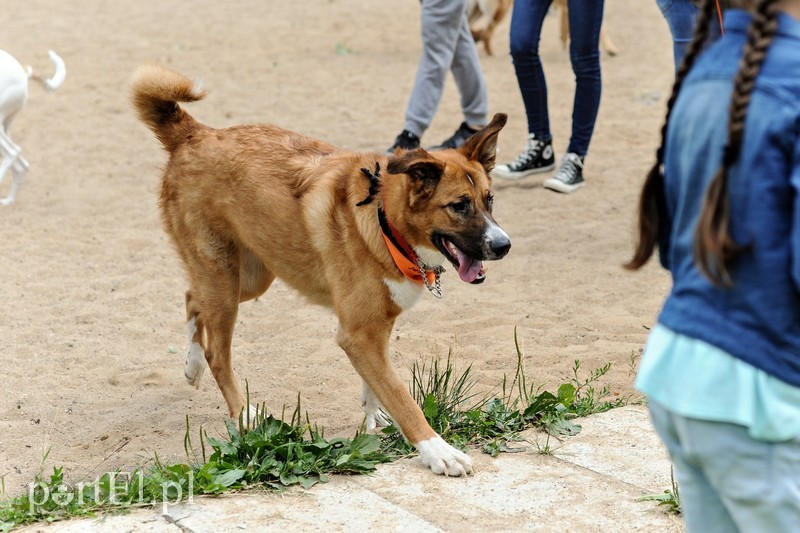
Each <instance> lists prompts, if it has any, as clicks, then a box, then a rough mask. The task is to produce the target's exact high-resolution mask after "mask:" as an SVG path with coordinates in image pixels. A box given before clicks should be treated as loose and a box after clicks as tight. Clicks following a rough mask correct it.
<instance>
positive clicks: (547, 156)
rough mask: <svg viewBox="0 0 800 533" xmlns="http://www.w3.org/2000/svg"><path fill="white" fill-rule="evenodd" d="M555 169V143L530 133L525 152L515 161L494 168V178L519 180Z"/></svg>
mask: <svg viewBox="0 0 800 533" xmlns="http://www.w3.org/2000/svg"><path fill="white" fill-rule="evenodd" d="M554 167H555V158H554V157H553V143H552V142H551V141H542V140H540V139H537V138H536V136H535V135H534V134H533V133H530V134H528V146H526V147H525V150H523V151H522V153H521V154H519V156H517V158H516V159H515V160H514V161H512V162H510V163H507V164H505V165H497V166H496V167H494V170H492V176H494V177H496V178H501V179H504V180H518V179H522V178H524V177H526V176H530V175H531V174H538V173H540V172H547V171H549V170H553V168H554Z"/></svg>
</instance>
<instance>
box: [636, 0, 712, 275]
mask: <svg viewBox="0 0 800 533" xmlns="http://www.w3.org/2000/svg"><path fill="white" fill-rule="evenodd" d="M715 9H716V3H715V0H705V3H704V4H703V8H702V9H701V10H700V12H699V13H698V16H697V26H696V27H695V31H694V37H693V38H692V42H691V43H690V44H689V47H688V49H687V51H686V55H685V56H684V59H683V62H682V63H681V66H680V67H679V68H678V71H677V72H676V73H675V83H674V84H673V85H672V94H671V95H670V97H669V100H667V116H666V118H665V119H664V125H663V126H662V127H661V145H660V146H659V147H658V150H656V162H655V164H654V165H653V167H652V168H651V169H650V172H648V174H647V178H645V182H644V186H643V187H642V192H641V195H640V197H639V217H638V218H639V220H638V228H637V236H636V247H635V249H634V253H633V257H632V258H631V260H630V261H628V262H627V263H625V264H624V265H623V266H624V267H625V268H627V269H629V270H637V269H639V268H642V267H643V266H644V265H645V264H646V263H647V261H648V260H649V259H650V257H651V256H652V255H653V250H654V249H655V247H656V244H657V243H658V228H659V219H660V218H661V217H662V216H664V212H665V206H664V169H663V164H664V144H665V141H666V138H667V126H668V125H669V119H670V115H671V114H672V107H673V106H674V105H675V100H677V98H678V92H679V91H680V88H681V85H682V84H683V80H684V78H686V74H687V73H688V72H689V70H690V69H691V68H692V65H694V62H695V60H696V59H697V57H698V56H699V55H700V52H701V51H702V50H703V46H704V45H705V43H706V40H707V39H708V33H709V28H710V26H711V20H712V17H713V14H714V11H715Z"/></svg>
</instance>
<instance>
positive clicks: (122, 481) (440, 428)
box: [0, 330, 677, 532]
mask: <svg viewBox="0 0 800 533" xmlns="http://www.w3.org/2000/svg"><path fill="white" fill-rule="evenodd" d="M514 341H515V347H516V356H517V365H516V371H515V374H514V376H513V378H512V379H511V381H510V382H509V381H508V380H507V379H506V378H504V379H503V382H502V385H501V386H500V389H499V393H500V394H499V396H495V397H492V396H491V395H479V394H477V393H476V392H474V390H475V384H476V381H475V380H474V379H473V377H472V374H471V367H467V369H466V370H465V371H463V372H462V373H460V374H459V373H457V372H456V370H455V369H454V367H453V364H452V362H451V355H452V353H451V354H448V357H447V360H446V361H445V362H444V363H442V362H441V361H440V360H439V359H434V360H432V361H430V362H429V363H424V362H423V363H415V364H414V366H413V367H412V383H411V393H412V395H413V397H414V398H415V400H416V401H417V402H418V404H419V405H420V407H421V408H422V411H423V413H424V414H425V418H426V419H427V420H428V422H429V423H430V424H431V427H432V428H433V429H434V430H435V431H436V432H437V433H439V434H440V435H441V436H442V437H443V438H444V439H445V440H447V441H448V442H450V443H452V444H453V445H454V446H456V447H459V448H462V449H463V448H466V447H468V446H478V447H480V448H481V449H482V450H483V451H484V452H485V453H488V454H490V455H492V456H497V455H498V454H500V453H501V452H514V451H520V450H521V448H517V447H514V446H513V442H515V441H518V440H520V439H521V437H520V433H521V432H522V431H524V430H526V429H531V428H538V429H542V430H544V431H546V432H547V436H548V437H547V438H548V440H547V442H546V443H545V445H544V447H543V448H540V451H541V452H542V453H549V451H550V444H549V442H550V441H549V439H550V437H551V436H552V437H554V438H557V439H559V438H562V437H565V436H569V435H575V434H577V433H578V432H580V429H581V428H580V426H579V425H577V424H575V423H574V421H573V420H574V419H575V418H577V417H581V416H586V415H589V414H592V413H597V412H602V411H607V410H609V409H612V408H614V407H619V406H622V405H625V404H626V403H627V398H623V399H616V400H613V401H611V400H609V399H608V398H609V396H610V394H609V391H608V388H607V387H605V386H604V387H602V388H599V389H598V388H596V384H597V382H598V381H599V380H601V379H602V378H603V377H604V376H605V375H606V374H607V373H608V371H609V370H610V368H611V364H607V365H605V366H603V367H601V368H599V369H596V370H594V371H591V372H589V374H588V376H585V377H584V376H583V373H582V372H581V364H580V361H577V360H576V361H575V363H574V365H573V368H572V376H571V378H570V379H569V380H568V381H567V382H566V383H563V384H562V385H561V386H559V387H558V389H557V390H556V391H555V392H549V391H543V390H541V387H538V388H535V387H533V386H530V385H528V378H527V376H526V374H525V371H524V368H523V359H524V354H523V351H522V348H521V345H520V343H519V339H518V337H517V332H516V330H515V331H514ZM247 395H248V397H249V391H248V394H247ZM248 403H249V402H248ZM248 410H249V407H248ZM265 413H266V411H265V409H264V407H263V406H261V407H260V408H257V409H256V413H249V412H247V413H243V414H242V415H241V416H240V417H239V421H238V424H237V423H234V422H228V423H226V431H227V436H225V437H223V438H216V437H211V436H209V435H208V434H207V432H206V431H204V429H203V428H202V427H201V428H200V429H199V440H200V445H199V450H195V447H194V445H193V443H192V439H191V435H190V430H189V420H188V416H187V418H186V433H185V436H184V448H185V450H186V455H187V462H186V463H175V464H164V463H162V461H161V460H160V459H159V458H158V456H157V455H156V456H154V461H153V464H151V465H150V466H148V467H147V468H140V469H136V470H134V471H133V472H121V471H116V472H109V473H105V474H103V475H101V476H100V477H98V478H97V479H96V480H94V481H93V482H88V483H78V484H75V485H70V484H68V483H67V482H65V480H64V476H63V468H54V469H53V473H52V474H51V475H50V476H49V477H44V476H43V475H42V473H41V472H40V473H39V475H37V476H36V478H35V480H34V482H33V483H31V484H30V485H29V490H28V492H27V493H26V494H23V495H20V496H17V497H15V498H5V497H4V496H5V490H0V532H5V531H9V530H11V529H13V528H15V527H18V526H22V525H25V524H30V523H33V522H39V521H46V522H52V521H56V520H62V519H66V518H73V517H85V516H96V515H97V514H101V513H108V512H126V511H127V510H129V509H131V508H134V507H149V506H154V505H158V504H162V505H167V504H173V503H176V502H178V501H181V500H185V499H188V498H191V497H193V496H195V495H202V494H207V495H216V494H222V493H226V492H231V491H237V490H244V489H250V488H259V487H261V488H267V489H283V488H285V487H290V486H300V487H303V488H306V489H307V488H310V487H312V486H313V485H315V484H316V483H319V482H325V481H327V480H328V479H329V476H331V475H334V474H364V473H369V472H372V471H374V470H375V468H376V467H377V465H378V464H381V463H385V462H389V461H392V460H395V459H397V458H399V457H402V456H407V455H410V454H412V453H414V449H413V447H412V446H411V445H410V444H408V442H406V440H405V439H404V438H403V436H402V434H401V433H400V431H399V430H398V429H397V428H395V427H394V426H390V427H388V428H384V429H383V430H382V432H381V433H380V434H367V433H364V432H359V433H356V435H355V436H354V437H353V438H352V439H347V438H334V439H331V440H328V439H326V438H325V437H324V434H323V431H322V430H320V429H318V428H317V427H316V426H312V424H311V423H310V421H309V420H308V417H307V416H306V419H305V421H303V417H302V415H301V409H300V395H299V394H298V397H297V404H296V407H295V409H294V411H293V412H292V414H291V418H290V419H289V422H285V421H284V420H285V419H286V416H285V415H286V412H285V410H284V412H283V413H282V414H281V417H280V418H275V417H273V416H271V415H266V414H265ZM250 415H254V416H253V417H252V421H251V416H250ZM46 459H47V454H45V457H44V458H43V460H42V464H44V462H45V460H46ZM0 488H2V487H0ZM675 491H676V496H677V487H676V488H675Z"/></svg>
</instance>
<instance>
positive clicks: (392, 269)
mask: <svg viewBox="0 0 800 533" xmlns="http://www.w3.org/2000/svg"><path fill="white" fill-rule="evenodd" d="M203 96H204V93H202V91H199V90H198V89H197V88H196V87H195V85H194V84H193V83H192V82H191V81H190V80H188V79H187V78H185V77H183V76H181V75H180V74H177V73H174V72H172V71H169V70H166V69H164V68H162V67H159V66H143V67H141V68H140V69H139V70H138V71H137V73H136V75H135V78H134V81H133V101H134V104H135V107H136V108H137V110H138V112H139V115H140V118H141V119H142V121H143V122H144V123H145V124H147V125H148V126H149V127H150V128H151V129H152V130H153V132H154V133H155V134H156V136H157V137H158V139H159V140H160V141H161V143H162V144H163V145H164V147H165V148H166V150H167V151H168V152H169V154H170V157H169V162H168V163H167V166H166V169H165V171H164V177H163V182H162V188H161V199H160V204H161V210H162V217H163V222H164V226H165V228H166V231H167V233H168V234H169V235H170V236H171V238H172V241H173V242H174V244H175V247H176V249H177V251H178V253H179V254H180V257H181V259H182V262H183V264H184V266H185V268H186V272H187V274H188V281H189V290H188V292H187V293H186V312H187V321H188V322H189V332H190V343H191V344H192V345H193V346H194V345H198V348H197V349H198V351H199V350H200V349H201V348H202V352H203V353H204V355H205V359H206V361H207V362H208V366H209V367H210V369H211V372H212V374H213V376H214V379H215V380H216V382H217V384H218V386H219V388H220V390H221V392H222V395H223V396H224V398H225V401H226V403H227V406H228V413H229V415H230V416H231V417H236V416H238V415H239V413H240V412H241V411H242V409H243V407H244V406H245V398H244V396H243V395H242V391H241V389H240V387H239V385H238V382H237V379H236V377H235V376H234V373H233V369H232V366H231V339H232V336H233V328H234V323H235V321H236V314H237V309H238V306H239V304H240V303H241V302H244V301H247V300H250V299H252V298H256V297H258V296H259V295H261V294H263V293H264V292H265V291H266V290H267V289H268V288H269V286H270V284H271V283H272V282H273V280H274V279H275V278H276V277H278V278H281V279H282V280H284V281H285V282H286V283H287V284H289V285H290V286H292V287H294V288H295V289H297V291H299V292H300V293H302V294H303V295H305V296H306V297H307V298H308V299H309V300H310V301H312V302H314V303H316V304H321V305H325V306H328V307H331V308H332V309H333V310H334V311H335V313H336V315H337V317H338V318H339V332H338V336H337V340H338V343H339V345H340V346H341V347H342V348H343V349H344V351H345V352H346V353H347V356H348V357H349V359H350V361H351V363H352V364H353V366H354V367H355V369H356V370H357V371H358V373H359V374H360V375H361V377H362V379H363V381H364V384H365V387H364V390H365V405H367V406H373V408H372V409H373V412H371V413H369V414H370V416H372V417H373V418H376V419H377V418H379V414H378V413H376V412H374V406H376V405H378V404H379V405H381V406H383V407H384V408H385V409H386V410H387V411H388V413H389V415H390V416H391V417H392V419H394V421H395V422H396V423H397V424H398V425H399V427H400V428H401V430H402V431H403V434H404V435H405V436H406V438H407V439H408V440H409V441H410V442H411V443H412V444H414V445H415V446H417V448H418V449H419V450H420V454H421V456H422V460H423V462H424V463H425V464H427V465H428V466H430V467H431V468H432V469H433V470H434V471H435V472H437V473H445V474H448V475H460V474H464V473H469V472H471V463H470V461H469V458H468V457H467V456H466V455H465V454H463V453H461V452H459V451H458V450H455V449H454V448H452V447H450V446H449V445H447V444H445V443H444V441H442V440H441V439H440V438H439V437H438V435H436V433H435V432H434V431H433V430H432V429H431V428H430V426H429V425H428V424H427V422H426V420H425V417H424V416H423V414H422V412H421V411H420V409H419V407H418V406H417V405H416V404H415V402H414V400H413V399H412V397H411V396H410V394H409V392H408V390H407V388H406V386H405V385H404V384H403V383H402V382H401V380H400V379H399V378H398V376H397V374H396V373H395V371H394V369H393V368H392V367H391V365H390V362H389V352H388V341H389V337H390V333H391V330H392V327H393V325H394V321H395V318H396V317H397V316H398V315H399V314H400V313H401V311H402V310H403V307H405V306H408V305H410V303H411V302H413V301H414V300H415V297H417V296H418V295H419V294H421V293H422V292H424V289H423V288H422V285H421V284H415V283H413V282H411V281H408V280H406V278H404V276H403V275H402V274H401V273H400V271H399V270H398V268H397V267H396V266H395V264H394V262H393V260H392V258H391V256H390V254H389V252H388V251H387V247H386V244H385V243H384V240H383V236H382V232H381V227H380V224H379V222H378V219H377V213H378V206H382V207H383V209H384V210H385V212H386V217H387V219H388V220H389V222H390V223H391V224H392V225H393V226H394V227H395V228H396V229H397V230H398V232H399V233H400V234H401V235H402V236H403V237H404V238H405V239H406V240H407V241H408V243H409V244H410V245H411V246H412V247H413V248H414V249H415V250H416V251H418V252H419V254H420V256H421V257H425V258H427V259H426V260H427V261H428V262H430V261H431V259H430V258H436V260H438V261H440V262H441V261H444V260H445V258H446V256H445V255H443V253H442V252H440V249H437V246H436V241H435V238H436V237H435V236H436V235H447V236H448V239H451V240H450V242H452V243H454V244H455V246H458V247H459V248H460V249H461V250H463V251H465V252H466V251H467V250H471V251H470V253H469V255H470V257H474V258H475V259H476V260H482V259H499V258H500V257H502V256H503V255H505V253H506V252H507V251H508V248H509V247H510V242H509V241H508V238H507V236H506V235H505V233H503V232H502V230H500V229H499V227H497V226H496V223H495V222H494V220H493V218H492V215H491V192H490V187H491V182H490V178H489V171H490V170H491V169H492V167H493V166H494V162H495V151H496V143H497V134H498V132H499V131H500V130H501V129H502V127H503V125H504V124H505V121H506V117H505V115H500V114H498V115H495V117H494V119H493V120H492V122H491V123H490V124H489V125H488V126H487V127H486V128H484V129H483V130H481V131H480V132H478V133H477V134H476V135H474V136H473V137H472V138H471V139H470V140H469V141H468V142H467V144H465V146H464V147H462V148H461V149H458V150H444V151H441V152H430V153H429V152H426V151H425V150H422V149H418V150H414V151H410V152H399V153H396V154H394V155H392V156H389V157H387V156H385V155H381V154H377V153H352V152H348V151H344V150H341V149H339V148H336V147H334V146H332V145H330V144H327V143H325V142H322V141H318V140H315V139H311V138H308V137H304V136H302V135H299V134H297V133H293V132H290V131H287V130H284V129H281V128H278V127H276V126H270V125H252V126H237V127H232V128H227V129H214V128H211V127H208V126H205V125H202V124H200V123H199V122H197V121H195V120H194V119H193V118H192V117H191V116H190V115H189V114H188V113H186V112H185V111H184V110H183V109H182V108H181V107H180V106H179V105H178V102H191V101H196V100H199V99H201V98H202V97H203ZM378 166H379V167H380V169H381V170H380V174H379V180H380V191H379V192H378V193H377V194H373V193H374V191H372V192H370V191H369V188H370V180H368V179H367V178H366V176H365V174H364V173H363V172H362V170H361V169H362V168H366V169H370V170H372V171H373V173H374V171H375V169H376V168H377V167H378ZM370 197H374V201H372V202H371V203H368V204H367V205H362V206H360V207H359V206H357V205H356V204H357V203H359V202H361V201H362V200H364V199H365V198H370ZM459 202H467V203H468V204H469V205H470V206H471V207H470V209H471V212H470V213H469V214H463V213H459V212H457V211H456V210H455V209H456V208H459V209H460V208H461V207H463V205H462V204H459ZM504 239H505V241H506V242H503V240H504ZM476 240H480V241H481V242H474V241H476ZM478 256H480V257H478ZM398 287H402V290H399V293H401V294H400V296H398V294H397V293H396V292H397V290H398ZM403 294H405V295H407V294H411V296H412V298H410V299H408V298H406V297H404V296H403ZM187 368H189V365H188V361H187ZM186 372H187V379H189V380H190V383H193V384H196V380H197V379H199V375H198V374H196V373H195V372H194V370H187V371H186ZM199 372H200V373H202V369H200V371H199ZM190 374H191V375H190Z"/></svg>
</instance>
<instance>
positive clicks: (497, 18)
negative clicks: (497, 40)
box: [467, 0, 513, 56]
mask: <svg viewBox="0 0 800 533" xmlns="http://www.w3.org/2000/svg"><path fill="white" fill-rule="evenodd" d="M512 2H513V0H470V1H469V2H468V4H467V15H468V17H469V26H470V30H471V31H472V38H473V39H475V43H476V44H477V43H481V42H482V43H483V49H484V50H486V54H487V55H490V56H491V55H494V50H493V49H492V35H494V30H495V28H496V27H497V25H498V24H500V22H502V21H503V19H504V18H505V16H506V13H508V10H509V9H510V8H511V4H512Z"/></svg>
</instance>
